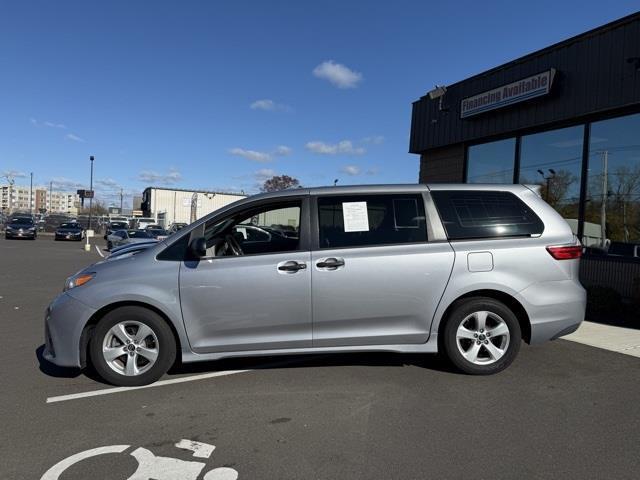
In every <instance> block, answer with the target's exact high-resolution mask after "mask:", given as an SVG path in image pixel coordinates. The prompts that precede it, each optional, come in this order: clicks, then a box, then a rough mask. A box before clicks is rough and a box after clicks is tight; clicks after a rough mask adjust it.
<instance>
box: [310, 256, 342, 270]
mask: <svg viewBox="0 0 640 480" xmlns="http://www.w3.org/2000/svg"><path fill="white" fill-rule="evenodd" d="M316 267H318V268H328V269H330V270H335V269H336V268H338V267H344V260H343V259H341V258H333V257H331V258H327V259H325V260H322V261H321V262H318V263H316Z"/></svg>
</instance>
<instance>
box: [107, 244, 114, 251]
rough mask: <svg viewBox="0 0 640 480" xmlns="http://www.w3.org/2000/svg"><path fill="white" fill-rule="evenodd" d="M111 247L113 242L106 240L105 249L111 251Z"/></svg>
mask: <svg viewBox="0 0 640 480" xmlns="http://www.w3.org/2000/svg"><path fill="white" fill-rule="evenodd" d="M112 248H113V243H111V242H107V250H109V251H111V249H112Z"/></svg>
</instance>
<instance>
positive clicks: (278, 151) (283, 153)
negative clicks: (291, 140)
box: [273, 145, 293, 157]
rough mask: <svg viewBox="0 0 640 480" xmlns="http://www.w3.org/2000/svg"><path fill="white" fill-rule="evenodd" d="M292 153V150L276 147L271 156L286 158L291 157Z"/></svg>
mask: <svg viewBox="0 0 640 480" xmlns="http://www.w3.org/2000/svg"><path fill="white" fill-rule="evenodd" d="M292 151H293V150H292V149H291V147H287V146H286V145H278V146H277V147H276V149H275V150H274V151H273V154H274V155H278V156H280V157H286V156H287V155H291V152H292Z"/></svg>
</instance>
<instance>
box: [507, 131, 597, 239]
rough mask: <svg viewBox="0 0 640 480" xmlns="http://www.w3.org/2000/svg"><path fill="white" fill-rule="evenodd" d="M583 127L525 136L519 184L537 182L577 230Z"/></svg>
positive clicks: (543, 196) (521, 150)
mask: <svg viewBox="0 0 640 480" xmlns="http://www.w3.org/2000/svg"><path fill="white" fill-rule="evenodd" d="M583 142H584V126H583V125H579V126H575V127H569V128H562V129H560V130H552V131H548V132H543V133H536V134H534V135H526V136H523V137H522V140H521V144H520V172H519V180H518V181H519V183H524V184H537V185H540V187H541V193H542V198H544V199H545V200H546V201H547V203H549V205H551V206H552V207H553V208H555V209H556V210H557V211H558V212H559V213H560V214H561V215H562V216H563V217H564V218H565V219H567V222H568V223H569V224H570V225H571V229H572V230H573V233H577V232H578V206H579V205H580V176H581V172H582V144H583Z"/></svg>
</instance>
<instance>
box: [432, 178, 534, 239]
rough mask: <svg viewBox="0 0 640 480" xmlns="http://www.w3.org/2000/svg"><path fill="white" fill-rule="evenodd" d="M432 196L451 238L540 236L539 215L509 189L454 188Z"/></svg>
mask: <svg viewBox="0 0 640 480" xmlns="http://www.w3.org/2000/svg"><path fill="white" fill-rule="evenodd" d="M431 196H432V197H433V200H434V202H435V204H436V208H437V209H438V212H439V213H440V217H441V218H442V223H443V225H444V228H445V229H446V231H447V236H448V237H449V239H450V240H464V239H473V238H496V237H513V236H531V235H539V234H541V233H542V231H543V230H544V225H543V223H542V221H541V220H540V218H538V216H537V215H536V214H535V213H534V212H533V211H532V210H531V209H530V208H529V207H528V206H527V205H526V204H525V203H524V202H523V201H522V200H520V199H519V198H518V197H516V196H515V195H514V194H513V193H510V192H499V191H496V192H493V191H471V190H459V191H456V190H451V191H445V190H441V191H438V190H436V191H432V192H431Z"/></svg>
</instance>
